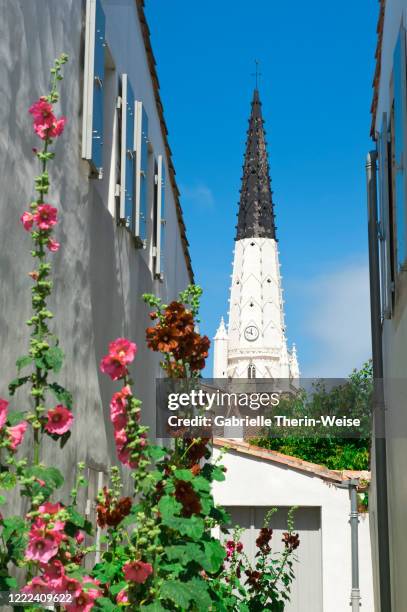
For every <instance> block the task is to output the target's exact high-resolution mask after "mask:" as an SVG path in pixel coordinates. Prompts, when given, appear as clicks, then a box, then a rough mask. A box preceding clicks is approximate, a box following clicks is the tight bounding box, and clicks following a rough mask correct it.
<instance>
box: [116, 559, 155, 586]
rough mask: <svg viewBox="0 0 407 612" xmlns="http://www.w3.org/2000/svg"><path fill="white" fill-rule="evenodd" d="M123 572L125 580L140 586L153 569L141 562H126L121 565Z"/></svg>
mask: <svg viewBox="0 0 407 612" xmlns="http://www.w3.org/2000/svg"><path fill="white" fill-rule="evenodd" d="M123 572H124V577H125V578H126V580H129V581H130V582H138V583H139V584H142V583H143V582H145V581H146V580H147V578H148V577H149V576H150V574H152V573H153V568H152V566H151V565H150V563H144V562H143V561H128V562H127V563H125V564H124V565H123Z"/></svg>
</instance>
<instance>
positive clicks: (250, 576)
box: [245, 570, 262, 590]
mask: <svg viewBox="0 0 407 612" xmlns="http://www.w3.org/2000/svg"><path fill="white" fill-rule="evenodd" d="M245 574H246V576H247V580H246V584H249V585H250V586H251V587H253V589H256V590H259V589H260V588H261V584H260V578H261V577H262V574H261V573H260V572H258V571H257V570H246V571H245Z"/></svg>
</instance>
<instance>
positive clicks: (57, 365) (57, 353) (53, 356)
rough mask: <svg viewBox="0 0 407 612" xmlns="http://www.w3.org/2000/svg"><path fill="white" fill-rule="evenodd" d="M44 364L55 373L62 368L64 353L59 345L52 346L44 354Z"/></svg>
mask: <svg viewBox="0 0 407 612" xmlns="http://www.w3.org/2000/svg"><path fill="white" fill-rule="evenodd" d="M44 360H45V363H46V365H47V366H48V368H49V369H50V370H53V371H54V372H55V374H58V372H59V371H60V369H61V368H62V364H63V361H64V353H63V351H62V350H61V349H60V348H59V346H52V347H51V348H49V349H48V351H47V352H46V353H45V355H44Z"/></svg>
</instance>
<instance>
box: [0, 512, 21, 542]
mask: <svg viewBox="0 0 407 612" xmlns="http://www.w3.org/2000/svg"><path fill="white" fill-rule="evenodd" d="M25 529H26V525H25V522H24V519H22V518H21V517H20V516H10V517H9V518H6V519H4V520H3V531H2V534H1V535H2V538H3V540H4V541H5V542H7V541H8V540H9V539H10V537H11V536H12V535H13V534H14V533H18V534H21V533H24V532H25Z"/></svg>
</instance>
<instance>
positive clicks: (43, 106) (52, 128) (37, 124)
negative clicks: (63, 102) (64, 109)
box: [28, 96, 66, 140]
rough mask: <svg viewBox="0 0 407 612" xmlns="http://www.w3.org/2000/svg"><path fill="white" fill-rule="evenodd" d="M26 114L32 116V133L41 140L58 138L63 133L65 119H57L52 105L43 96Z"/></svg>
mask: <svg viewBox="0 0 407 612" xmlns="http://www.w3.org/2000/svg"><path fill="white" fill-rule="evenodd" d="M28 112H29V113H30V114H31V115H32V116H33V128H34V131H35V133H36V134H37V136H39V137H40V138H41V139H42V140H47V139H50V138H55V137H56V136H60V135H61V134H62V132H63V131H64V127H65V123H66V117H60V118H59V119H57V118H56V117H55V115H54V112H53V107H52V104H50V102H48V101H47V99H46V97H45V96H42V97H41V98H40V99H39V100H37V102H34V104H33V105H32V106H30V108H29V109H28Z"/></svg>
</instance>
